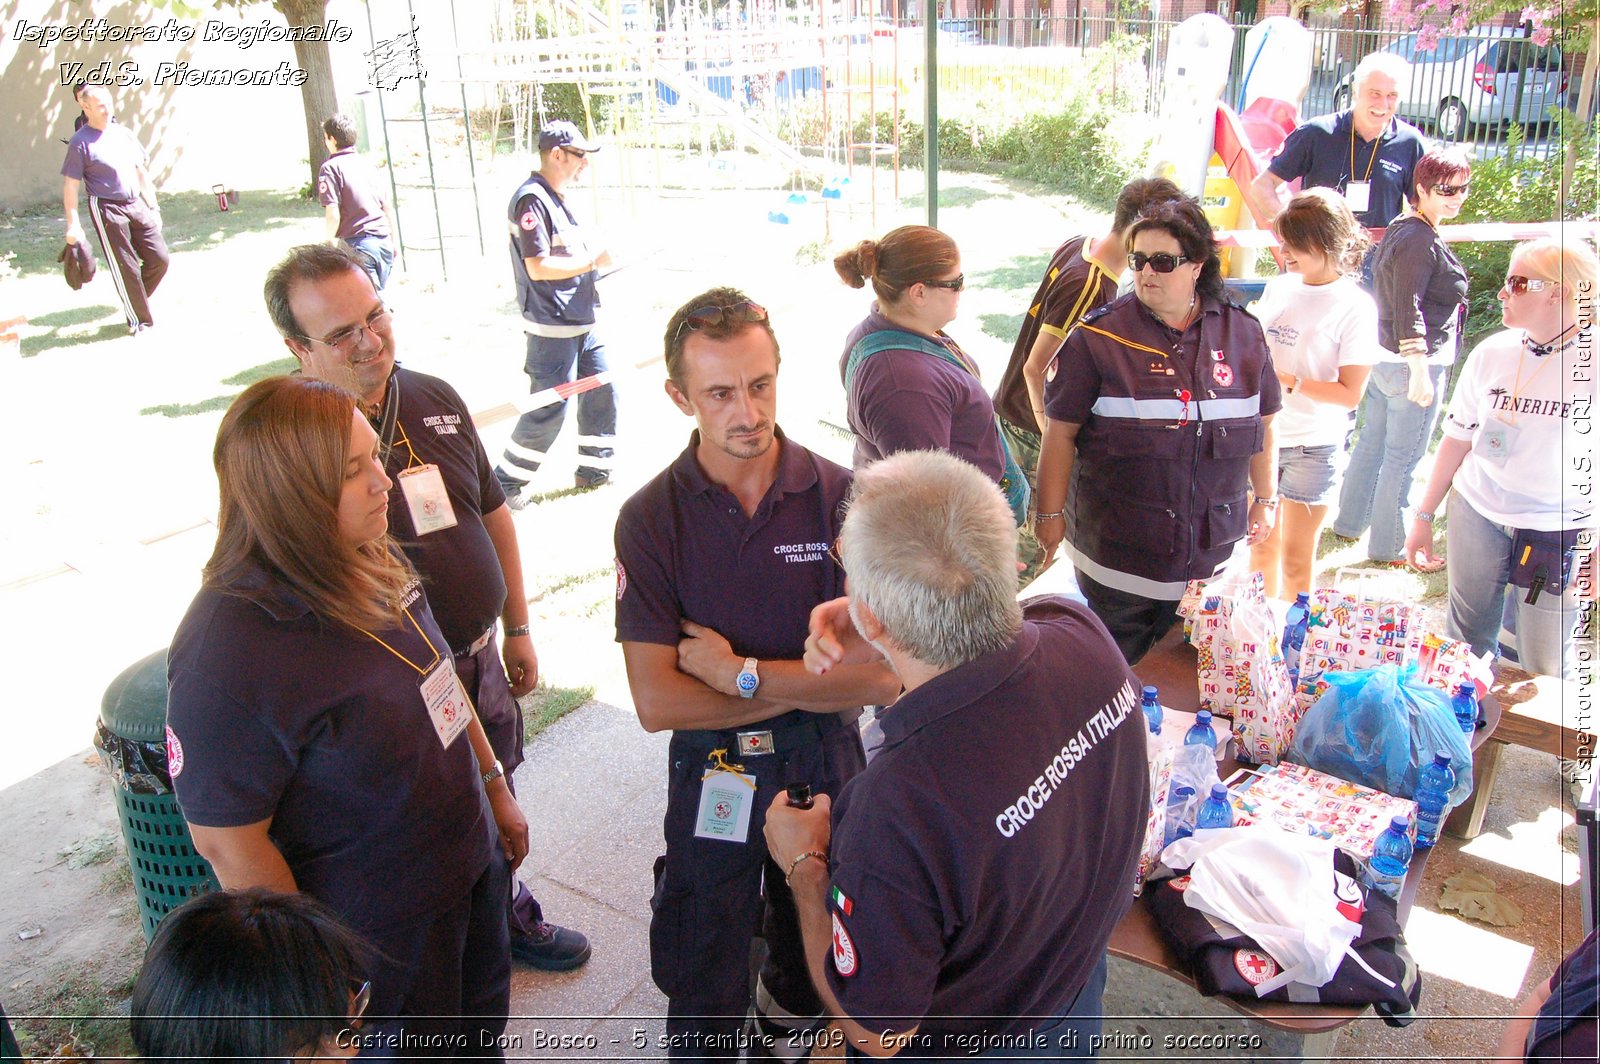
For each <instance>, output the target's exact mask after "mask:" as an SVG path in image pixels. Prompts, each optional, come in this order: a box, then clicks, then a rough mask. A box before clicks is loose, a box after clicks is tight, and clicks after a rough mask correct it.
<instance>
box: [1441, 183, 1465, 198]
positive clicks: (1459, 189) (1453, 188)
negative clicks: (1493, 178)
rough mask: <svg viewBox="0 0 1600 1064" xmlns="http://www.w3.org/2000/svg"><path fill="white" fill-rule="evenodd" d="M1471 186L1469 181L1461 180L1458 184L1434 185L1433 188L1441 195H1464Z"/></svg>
mask: <svg viewBox="0 0 1600 1064" xmlns="http://www.w3.org/2000/svg"><path fill="white" fill-rule="evenodd" d="M1471 187H1472V184H1471V183H1470V182H1462V183H1461V184H1459V185H1434V186H1433V190H1434V191H1435V192H1437V193H1438V194H1439V195H1441V196H1465V195H1466V194H1467V189H1469V188H1471Z"/></svg>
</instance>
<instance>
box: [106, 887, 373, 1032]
mask: <svg viewBox="0 0 1600 1064" xmlns="http://www.w3.org/2000/svg"><path fill="white" fill-rule="evenodd" d="M370 956H371V954H370V950H369V949H368V948H367V946H366V945H365V944H364V943H363V942H362V941H361V940H360V939H359V938H358V937H357V936H356V935H355V934H354V933H353V932H352V931H351V930H350V929H349V928H347V927H345V925H344V924H343V923H341V922H340V920H339V918H338V917H337V916H335V915H334V914H333V913H332V912H330V911H329V910H328V908H327V907H326V906H324V905H322V904H320V903H319V902H317V901H316V900H315V899H313V898H311V897H310V896H309V895H305V894H281V893H275V892H273V891H270V890H264V889H262V888H259V887H256V888H252V889H249V890H237V891H234V890H223V891H213V892H211V893H210V894H202V895H201V896H200V897H198V898H195V899H193V900H192V901H188V902H185V903H184V904H183V905H181V906H179V907H178V908H176V909H174V910H172V912H170V913H168V914H167V916H166V919H164V920H162V921H161V926H160V927H159V928H158V929H157V930H156V936H155V938H154V939H152V940H151V942H150V948H149V949H148V950H146V951H145V956H144V967H143V968H142V969H140V971H139V979H138V982H136V983H135V984H134V986H133V1002H132V1005H131V1011H132V1019H131V1021H130V1027H131V1030H132V1034H133V1044H134V1046H135V1048H137V1049H138V1050H139V1057H140V1059H141V1060H148V1061H173V1062H175V1064H176V1062H178V1061H201V1060H236V1061H246V1060H250V1061H275V1062H284V1064H287V1062H288V1061H291V1060H310V1059H317V1060H330V1059H331V1060H337V1059H341V1058H344V1057H353V1056H355V1055H356V1053H357V1051H358V1050H359V1049H360V1048H361V1044H362V1041H361V1031H362V1028H363V1014H364V1013H365V1012H366V1010H367V1008H368V1005H369V999H370V997H371V994H372V984H371V983H369V982H367V981H366V979H365V976H364V975H363V973H364V972H365V971H366V965H367V963H368V962H369V959H370Z"/></svg>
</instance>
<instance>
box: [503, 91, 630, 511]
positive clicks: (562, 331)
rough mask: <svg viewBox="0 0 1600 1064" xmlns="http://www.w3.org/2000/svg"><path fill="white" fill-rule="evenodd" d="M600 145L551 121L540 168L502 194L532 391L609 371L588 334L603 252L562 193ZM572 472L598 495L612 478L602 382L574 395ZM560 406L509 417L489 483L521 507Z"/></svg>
mask: <svg viewBox="0 0 1600 1064" xmlns="http://www.w3.org/2000/svg"><path fill="white" fill-rule="evenodd" d="M598 150H599V146H598V145H596V144H594V143H593V142H591V141H588V140H585V139H584V137H583V135H582V134H581V133H579V132H578V127H577V126H574V125H573V124H572V123H571V122H564V121H561V122H551V123H549V124H548V125H546V126H545V127H544V128H543V129H541V130H540V131H539V169H538V170H537V171H535V172H534V173H533V174H531V175H529V177H528V179H527V180H526V181H524V182H523V183H522V184H521V185H519V186H517V190H516V191H515V192H513V193H512V194H511V209H510V212H509V219H508V221H509V224H510V228H511V274H512V277H513V278H514V280H515V282H516V286H517V305H518V308H519V309H520V310H521V311H522V331H523V332H524V333H526V334H527V337H528V350H527V360H526V362H525V363H524V366H523V369H524V371H525V372H526V373H527V374H528V379H529V382H530V388H531V390H532V391H534V392H540V391H543V390H544V389H546V388H553V387H555V386H556V385H558V384H565V383H567V382H569V381H571V380H573V379H574V378H575V377H576V378H578V379H582V378H586V377H593V376H595V375H596V374H600V373H605V372H606V371H607V370H608V369H610V364H609V363H608V361H607V359H606V347H605V343H604V342H603V341H602V340H601V338H600V334H599V333H598V332H597V331H596V330H595V308H596V307H598V306H599V304H600V295H599V293H598V292H597V291H596V290H595V282H596V281H597V280H598V279H599V272H598V271H599V270H601V269H603V268H604V267H606V266H609V265H610V264H611V254H610V252H608V251H606V250H604V249H601V248H594V247H591V246H590V244H589V243H588V241H587V238H586V237H585V234H584V232H583V228H582V227H581V226H580V225H579V224H578V219H577V217H576V216H575V215H574V214H573V213H572V208H571V207H570V206H569V205H568V203H567V201H566V199H565V198H564V197H563V195H562V190H563V189H564V188H566V186H567V185H568V184H570V183H571V182H573V181H575V180H577V178H578V176H579V175H580V174H582V173H583V171H584V170H585V169H586V168H587V167H588V165H589V163H588V156H589V153H590V152H593V151H598ZM577 403H578V471H577V473H576V475H575V477H574V480H573V483H574V484H575V485H576V486H577V487H579V488H597V487H599V486H600V485H602V484H604V483H606V482H607V481H608V480H610V479H611V469H612V464H613V461H612V459H613V455H614V453H615V452H614V447H615V445H616V436H617V402H616V391H615V389H613V387H612V386H611V385H610V384H603V385H601V386H600V387H598V388H593V389H591V390H589V391H586V392H584V393H583V394H582V395H580V396H578V399H577ZM566 412H567V401H566V400H565V399H560V400H557V401H556V402H554V403H548V404H546V405H544V406H541V407H539V408H538V409H536V410H529V411H528V412H527V413H525V414H523V415H522V417H520V418H518V419H517V424H516V426H515V427H514V428H513V429H512V430H511V442H510V443H508V444H507V445H506V449H505V454H504V456H503V458H502V460H501V462H500V464H499V465H498V466H496V467H495V471H494V472H495V476H496V477H497V478H498V479H499V481H500V486H501V488H503V489H504V490H505V493H506V496H507V497H508V498H509V499H510V503H511V507H512V509H514V510H520V509H522V507H523V506H526V505H527V503H528V501H529V499H528V496H527V494H526V489H527V486H528V482H529V481H530V480H532V479H533V474H534V472H535V471H537V470H538V468H539V466H540V465H542V464H543V463H544V460H545V459H546V458H547V457H548V456H549V453H550V447H551V445H552V444H554V443H555V442H556V436H558V435H559V434H560V432H561V425H562V422H563V421H564V420H565V418H566Z"/></svg>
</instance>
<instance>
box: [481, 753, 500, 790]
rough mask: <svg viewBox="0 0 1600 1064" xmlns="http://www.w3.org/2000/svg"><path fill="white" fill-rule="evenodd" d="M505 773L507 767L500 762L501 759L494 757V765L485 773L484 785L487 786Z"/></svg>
mask: <svg viewBox="0 0 1600 1064" xmlns="http://www.w3.org/2000/svg"><path fill="white" fill-rule="evenodd" d="M505 774H506V767H505V766H504V765H502V764H501V763H500V759H499V758H498V757H497V758H495V759H494V767H493V768H491V769H490V770H489V771H488V772H485V773H484V774H483V785H484V786H485V787H487V786H489V784H491V783H493V782H494V781H495V780H497V779H499V778H500V777H502V776H504V775H505Z"/></svg>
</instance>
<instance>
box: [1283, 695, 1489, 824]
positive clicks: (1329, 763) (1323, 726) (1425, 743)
mask: <svg viewBox="0 0 1600 1064" xmlns="http://www.w3.org/2000/svg"><path fill="white" fill-rule="evenodd" d="M1322 678H1323V679H1324V680H1326V681H1327V682H1328V690H1327V692H1326V693H1325V694H1323V696H1322V697H1321V698H1319V699H1317V701H1316V703H1315V704H1314V705H1313V706H1312V707H1311V708H1310V709H1308V710H1306V714H1305V716H1303V717H1301V718H1300V724H1299V726H1298V727H1297V728H1296V729H1295V733H1294V743H1293V745H1292V746H1291V748H1290V751H1289V760H1291V761H1297V762H1299V763H1300V764H1302V765H1306V766H1308V767H1310V768H1314V769H1316V770H1317V771H1318V772H1326V773H1328V774H1329V775H1333V776H1338V777H1339V778H1340V779H1346V780H1349V781H1350V782H1352V783H1360V784H1362V785H1364V786H1367V787H1373V788H1376V789H1377V790H1380V791H1383V792H1384V793H1386V794H1393V795H1396V796H1397V797H1400V798H1412V797H1415V793H1416V789H1417V776H1418V775H1419V774H1420V773H1421V771H1422V766H1424V765H1427V764H1429V763H1431V762H1432V761H1433V755H1434V754H1435V753H1437V752H1441V751H1442V752H1444V753H1447V754H1449V755H1450V767H1451V769H1453V770H1454V771H1455V774H1456V785H1455V787H1454V788H1452V789H1451V791H1450V806H1451V808H1454V807H1455V806H1458V805H1460V804H1461V803H1462V802H1464V801H1466V800H1467V798H1468V797H1469V796H1471V794H1472V748H1471V747H1470V746H1468V745H1467V736H1466V735H1465V733H1463V732H1462V730H1461V725H1459V724H1457V723H1456V718H1455V712H1454V711H1453V710H1452V709H1451V707H1450V697H1449V696H1448V695H1447V694H1445V693H1444V692H1443V691H1440V690H1438V689H1437V688H1433V687H1429V686H1427V685H1426V684H1423V683H1422V682H1421V681H1419V680H1418V679H1417V669H1416V667H1415V666H1412V665H1408V666H1406V667H1405V668H1401V667H1400V666H1398V665H1379V666H1378V667H1377V668H1373V669H1361V670H1359V671H1356V672H1330V673H1325V674H1324V675H1323V677H1322Z"/></svg>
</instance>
